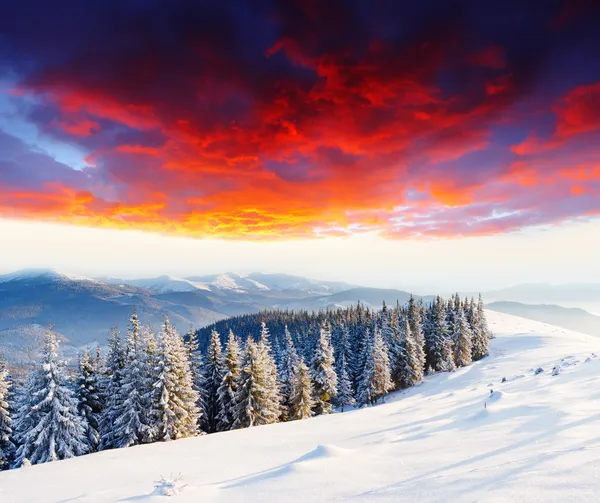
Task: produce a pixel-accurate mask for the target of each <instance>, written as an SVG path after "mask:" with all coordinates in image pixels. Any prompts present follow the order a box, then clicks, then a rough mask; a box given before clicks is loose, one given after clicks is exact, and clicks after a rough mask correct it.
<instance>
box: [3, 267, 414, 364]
mask: <svg viewBox="0 0 600 503" xmlns="http://www.w3.org/2000/svg"><path fill="white" fill-rule="evenodd" d="M409 295H410V294H409V293H407V292H403V291H401V290H390V289H387V290H386V289H378V288H367V287H356V285H351V284H347V283H343V282H337V281H319V280H314V279H309V278H304V277H301V276H293V275H288V274H266V273H251V274H248V275H239V274H235V273H225V274H214V275H203V276H188V277H185V278H177V277H173V276H167V275H163V276H158V277H154V278H136V279H122V278H114V277H105V278H88V277H83V276H78V275H72V274H68V273H64V272H58V271H55V270H52V269H28V270H23V271H17V272H14V273H10V274H5V275H1V276H0V353H5V354H6V355H7V357H8V358H10V359H12V360H19V361H25V360H28V359H30V358H31V354H32V352H34V351H35V348H36V347H37V346H38V345H39V340H40V337H41V334H42V333H43V330H44V329H45V328H46V327H47V326H49V325H53V326H54V327H55V329H56V331H57V332H59V333H60V334H62V335H63V336H64V337H65V338H66V344H65V345H64V349H65V351H66V353H67V354H69V353H70V354H75V353H76V352H77V351H78V349H79V348H81V347H82V346H84V345H89V344H96V343H99V344H101V345H104V344H105V343H106V340H107V336H108V332H109V330H110V327H111V326H113V325H115V324H118V325H119V326H120V327H121V328H122V329H123V328H124V327H125V326H126V323H127V320H128V318H129V315H130V313H131V310H132V308H133V306H136V309H137V310H138V312H139V314H140V318H141V320H142V322H143V323H145V324H148V325H151V326H153V327H154V328H155V329H157V328H158V327H159V326H160V323H161V322H162V319H163V317H164V316H165V315H167V316H169V318H170V319H171V321H172V323H173V324H174V325H175V326H176V327H177V328H178V330H179V331H181V332H187V330H189V328H190V327H195V328H200V327H202V326H206V325H209V324H211V323H214V322H215V321H218V320H220V319H223V318H227V317H229V316H234V315H239V314H245V313H255V312H259V311H261V310H264V309H272V308H284V309H285V308H288V309H308V310H318V309H323V308H327V307H331V306H340V305H347V304H349V303H356V302H357V301H361V302H363V303H364V304H366V305H369V306H371V307H379V306H381V304H382V302H383V301H385V302H386V303H388V304H392V303H395V302H396V301H398V302H401V303H403V302H406V300H407V299H408V297H409Z"/></svg>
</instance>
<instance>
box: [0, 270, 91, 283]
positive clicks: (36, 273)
mask: <svg viewBox="0 0 600 503" xmlns="http://www.w3.org/2000/svg"><path fill="white" fill-rule="evenodd" d="M38 278H44V279H50V280H52V281H65V280H70V281H91V282H95V283H100V282H99V281H98V280H95V279H92V278H88V277H86V276H79V275H77V274H71V273H67V272H61V271H56V270H54V269H44V268H42V269H35V268H34V269H22V270H20V271H16V272H12V273H9V274H3V275H1V276H0V283H7V282H9V281H14V280H28V279H38Z"/></svg>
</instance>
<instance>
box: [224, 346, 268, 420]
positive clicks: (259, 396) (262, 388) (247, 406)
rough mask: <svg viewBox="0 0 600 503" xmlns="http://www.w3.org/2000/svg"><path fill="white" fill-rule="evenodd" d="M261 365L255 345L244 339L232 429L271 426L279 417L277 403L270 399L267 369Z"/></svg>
mask: <svg viewBox="0 0 600 503" xmlns="http://www.w3.org/2000/svg"><path fill="white" fill-rule="evenodd" d="M264 362H265V360H264V358H263V355H261V350H260V349H259V347H258V345H257V343H255V342H254V341H253V340H252V339H248V341H247V343H246V348H245V351H244V357H243V360H242V368H241V372H240V376H239V380H238V383H237V390H236V394H235V414H234V415H235V420H234V424H233V428H247V427H250V426H258V425H262V424H270V423H275V422H277V419H278V418H279V403H277V402H276V403H274V402H273V400H272V399H271V397H272V393H271V391H270V390H269V387H270V386H271V376H270V370H269V369H268V368H267V367H266V366H265V365H264Z"/></svg>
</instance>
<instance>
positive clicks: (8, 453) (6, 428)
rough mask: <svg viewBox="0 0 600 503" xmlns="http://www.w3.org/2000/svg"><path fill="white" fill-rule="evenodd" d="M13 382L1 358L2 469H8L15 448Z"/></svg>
mask: <svg viewBox="0 0 600 503" xmlns="http://www.w3.org/2000/svg"><path fill="white" fill-rule="evenodd" d="M10 387H11V382H10V380H9V377H8V369H7V368H6V364H5V363H4V361H3V360H2V359H0V471H2V470H7V469H8V467H9V464H10V461H11V458H12V455H13V453H14V450H15V445H14V444H13V442H12V434H13V432H12V420H11V410H10V406H9V393H10Z"/></svg>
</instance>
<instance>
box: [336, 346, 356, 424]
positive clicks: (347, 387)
mask: <svg viewBox="0 0 600 503" xmlns="http://www.w3.org/2000/svg"><path fill="white" fill-rule="evenodd" d="M338 368H339V371H338V376H339V379H338V392H337V395H336V397H335V403H336V405H337V406H338V407H341V409H342V412H344V407H347V406H349V405H353V404H354V403H355V400H354V390H353V389H352V381H351V379H350V374H349V373H348V364H347V361H346V356H345V354H344V353H343V352H342V353H341V356H340V361H339V366H338Z"/></svg>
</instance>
